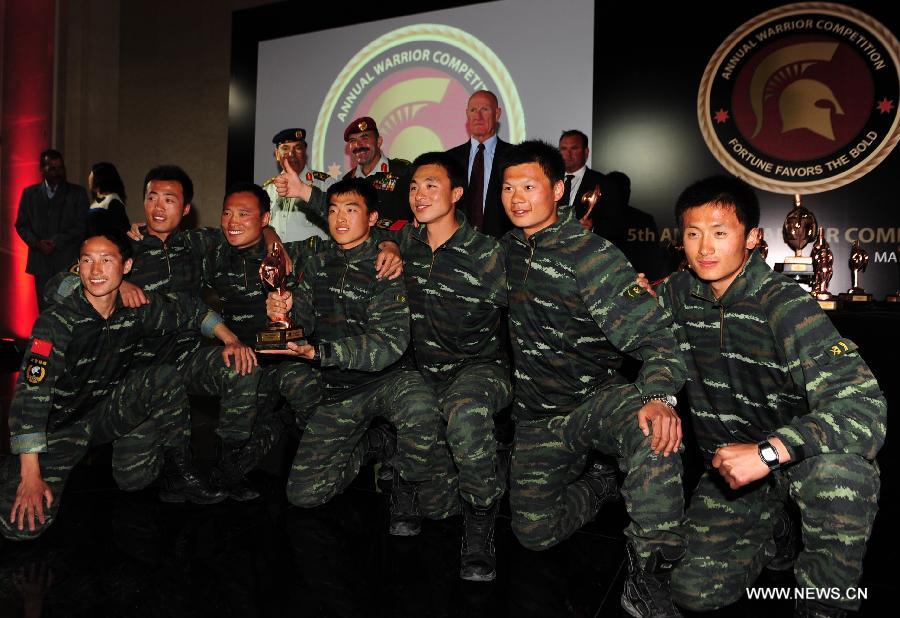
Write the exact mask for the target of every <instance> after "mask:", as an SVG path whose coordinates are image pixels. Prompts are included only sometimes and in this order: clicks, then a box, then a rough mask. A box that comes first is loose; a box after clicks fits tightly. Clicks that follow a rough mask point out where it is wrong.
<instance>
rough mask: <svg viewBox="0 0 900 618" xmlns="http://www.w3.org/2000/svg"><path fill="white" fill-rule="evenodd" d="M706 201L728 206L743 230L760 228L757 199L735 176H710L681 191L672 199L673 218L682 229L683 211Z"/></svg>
mask: <svg viewBox="0 0 900 618" xmlns="http://www.w3.org/2000/svg"><path fill="white" fill-rule="evenodd" d="M705 204H715V205H716V206H725V207H728V206H731V207H733V208H734V214H735V215H736V216H737V220H738V221H740V223H741V224H742V225H743V226H744V233H749V232H750V230H752V229H753V228H755V227H759V199H758V198H757V197H756V192H755V191H754V190H753V187H751V186H750V185H748V184H747V183H746V182H744V181H743V180H741V179H740V178H737V177H735V176H725V175H719V176H710V177H709V178H704V179H703V180H699V181H697V182H695V183H694V184H692V185H691V186H689V187H688V188H687V189H685V190H684V191H682V192H681V195H680V196H678V200H677V201H676V202H675V220H676V221H677V222H678V226H679V227H681V228H682V229H683V228H684V211H686V210H688V209H689V208H696V207H697V206H703V205H705Z"/></svg>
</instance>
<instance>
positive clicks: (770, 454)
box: [757, 440, 781, 470]
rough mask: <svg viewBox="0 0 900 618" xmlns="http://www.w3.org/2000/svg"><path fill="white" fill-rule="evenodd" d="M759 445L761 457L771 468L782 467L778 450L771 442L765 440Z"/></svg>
mask: <svg viewBox="0 0 900 618" xmlns="http://www.w3.org/2000/svg"><path fill="white" fill-rule="evenodd" d="M757 446H758V447H759V458H760V459H762V461H763V463H764V464H766V465H767V466H769V470H777V469H778V468H780V467H781V464H779V463H778V451H777V450H776V449H775V447H774V446H772V443H771V442H769V441H768V440H763V441H762V442H760V443H759V444H758V445H757Z"/></svg>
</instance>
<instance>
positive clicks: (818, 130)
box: [750, 43, 844, 141]
mask: <svg viewBox="0 0 900 618" xmlns="http://www.w3.org/2000/svg"><path fill="white" fill-rule="evenodd" d="M837 47H838V44H837V43H798V44H796V45H790V46H788V47H784V48H782V49H779V50H778V51H776V52H774V53H772V54H771V55H770V56H769V57H768V58H766V59H765V60H763V61H762V62H761V63H760V64H759V66H758V67H757V68H756V71H754V72H753V77H752V78H751V80H750V105H751V107H752V108H753V114H754V115H755V116H756V128H755V130H754V131H753V136H752V137H756V136H757V135H759V132H760V131H762V128H763V104H764V103H765V101H767V100H768V99H770V98H772V97H774V96H778V112H779V114H780V115H781V126H782V128H781V132H782V133H787V132H788V131H791V130H793V129H809V130H810V131H812V132H813V133H815V134H817V135H821V136H822V137H824V138H827V139H829V140H832V141H834V130H833V129H832V126H831V112H832V110H831V108H829V107H819V106H817V105H816V104H817V103H819V102H820V101H827V102H828V103H831V104H832V105H833V106H834V113H836V114H840V115H843V114H844V110H843V108H842V107H841V104H840V103H839V102H838V100H837V98H835V96H834V92H832V91H831V88H829V87H828V86H827V85H826V84H824V83H822V82H820V81H818V80H814V79H808V78H803V77H800V76H802V75H803V74H804V73H805V72H806V70H807V69H808V68H809V67H811V66H812V65H814V64H816V63H817V62H830V61H831V58H832V57H833V56H834V52H835V51H836V50H837Z"/></svg>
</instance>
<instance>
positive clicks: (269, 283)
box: [256, 242, 306, 350]
mask: <svg viewBox="0 0 900 618" xmlns="http://www.w3.org/2000/svg"><path fill="white" fill-rule="evenodd" d="M259 278H260V279H261V280H262V283H263V287H264V288H266V289H267V290H269V291H272V292H275V291H277V292H278V293H279V294H284V291H285V286H284V284H285V281H287V259H286V258H285V255H284V249H283V248H282V246H281V245H280V244H279V243H277V242H276V243H273V245H272V251H271V252H270V253H269V254H268V255H267V256H266V257H265V259H263V262H262V264H260V266H259ZM291 341H293V342H294V343H306V339H304V337H303V329H302V328H300V327H295V326H294V323H293V322H291V318H290V317H288V316H286V315H285V316H281V319H278V320H269V323H268V324H267V325H266V329H265V330H264V331H262V332H259V333H257V334H256V349H257V350H283V349H285V348H286V347H287V344H288V342H291Z"/></svg>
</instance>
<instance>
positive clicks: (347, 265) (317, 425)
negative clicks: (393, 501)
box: [266, 179, 440, 507]
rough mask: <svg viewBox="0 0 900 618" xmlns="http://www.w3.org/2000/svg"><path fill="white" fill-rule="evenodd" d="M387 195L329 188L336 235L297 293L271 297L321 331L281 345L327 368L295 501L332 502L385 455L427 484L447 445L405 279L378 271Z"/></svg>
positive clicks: (300, 457) (294, 475) (298, 467)
mask: <svg viewBox="0 0 900 618" xmlns="http://www.w3.org/2000/svg"><path fill="white" fill-rule="evenodd" d="M377 200H378V197H377V193H376V192H375V190H374V189H373V188H372V186H371V185H370V184H369V183H367V182H366V181H364V180H362V179H348V180H342V181H340V182H338V183H336V184H334V185H333V186H332V187H331V188H330V189H329V190H328V201H329V209H328V227H329V231H330V232H331V235H332V238H333V239H334V241H335V242H334V244H332V245H331V246H329V247H328V248H326V249H324V250H323V251H320V252H319V253H317V254H316V255H315V256H313V257H312V258H310V259H308V260H307V261H306V264H305V265H304V267H303V270H302V271H300V272H299V274H298V278H299V283H298V286H297V288H296V289H295V290H294V293H293V299H291V297H290V296H289V295H288V294H287V293H286V294H285V295H284V296H283V297H282V296H279V295H278V294H277V293H274V292H273V293H272V294H270V296H269V301H268V306H269V314H270V316H271V317H273V318H279V317H281V316H282V315H284V314H285V313H287V312H288V311H290V312H291V315H292V318H293V319H294V321H295V322H296V323H299V324H302V325H303V327H304V330H305V332H306V334H307V335H308V336H310V337H311V342H310V343H306V344H302V345H298V344H296V343H290V344H288V349H287V350H282V351H271V352H272V353H279V352H280V353H284V354H288V355H292V356H296V357H300V358H304V359H307V360H309V361H312V362H313V363H314V364H317V365H319V366H320V367H321V371H322V382H323V386H324V396H323V399H322V403H321V404H320V405H319V407H318V408H317V409H316V411H315V412H314V413H313V415H312V416H311V418H310V419H309V421H308V423H307V426H306V430H305V432H304V434H303V437H302V438H301V440H300V446H299V448H298V449H297V455H296V457H295V458H294V464H293V467H292V469H291V476H290V479H289V480H288V486H287V495H288V500H290V502H291V503H292V504H295V505H297V506H304V507H311V506H316V505H320V504H324V503H325V502H327V501H329V500H330V499H331V498H332V497H334V496H335V495H336V494H338V493H340V492H342V491H343V490H344V489H345V488H346V487H347V486H348V485H349V484H350V483H351V482H352V481H353V479H354V478H355V477H356V475H357V473H358V472H359V469H360V466H361V465H362V464H363V463H367V462H369V461H372V460H375V459H378V460H380V461H382V462H384V461H389V462H390V463H391V464H392V466H393V467H394V478H395V479H397V480H398V482H400V483H420V482H422V481H424V480H426V479H428V478H430V477H431V476H432V475H433V474H434V472H435V468H436V466H435V465H434V464H435V462H437V461H438V455H439V454H440V453H439V451H438V449H437V440H438V427H439V425H440V415H439V413H438V407H437V403H436V401H435V400H434V396H433V394H432V392H431V389H430V388H428V386H427V385H426V384H425V382H424V380H423V378H422V376H421V375H420V374H419V373H418V372H417V371H414V370H412V368H411V367H409V365H408V362H407V360H406V357H405V352H406V348H407V344H408V343H409V308H408V306H407V303H406V291H405V288H404V284H403V280H402V279H399V278H398V279H396V280H388V279H385V278H378V277H377V276H376V271H375V268H374V266H373V259H374V258H375V255H376V253H377V251H378V247H377V245H376V241H375V239H374V238H373V237H372V236H371V227H372V226H373V225H375V222H376V220H377V217H378V212H377V211H376V210H375V209H374V207H373V208H371V209H370V206H369V205H370V204H371V205H374V204H376V203H377ZM288 300H291V302H292V305H293V306H292V307H291V306H290V305H289V304H287V301H288ZM266 352H269V351H266ZM294 364H304V365H306V364H307V363H305V362H303V361H300V362H296V361H295V362H294ZM375 417H381V418H383V419H385V420H387V421H389V422H391V423H392V424H393V425H394V426H395V427H396V430H397V438H396V444H394V441H393V439H392V438H391V436H390V434H389V431H388V428H387V427H386V426H384V425H381V426H377V427H373V428H369V426H370V424H371V422H372V420H373V419H374V418H375ZM395 449H396V453H394V450H395Z"/></svg>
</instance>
